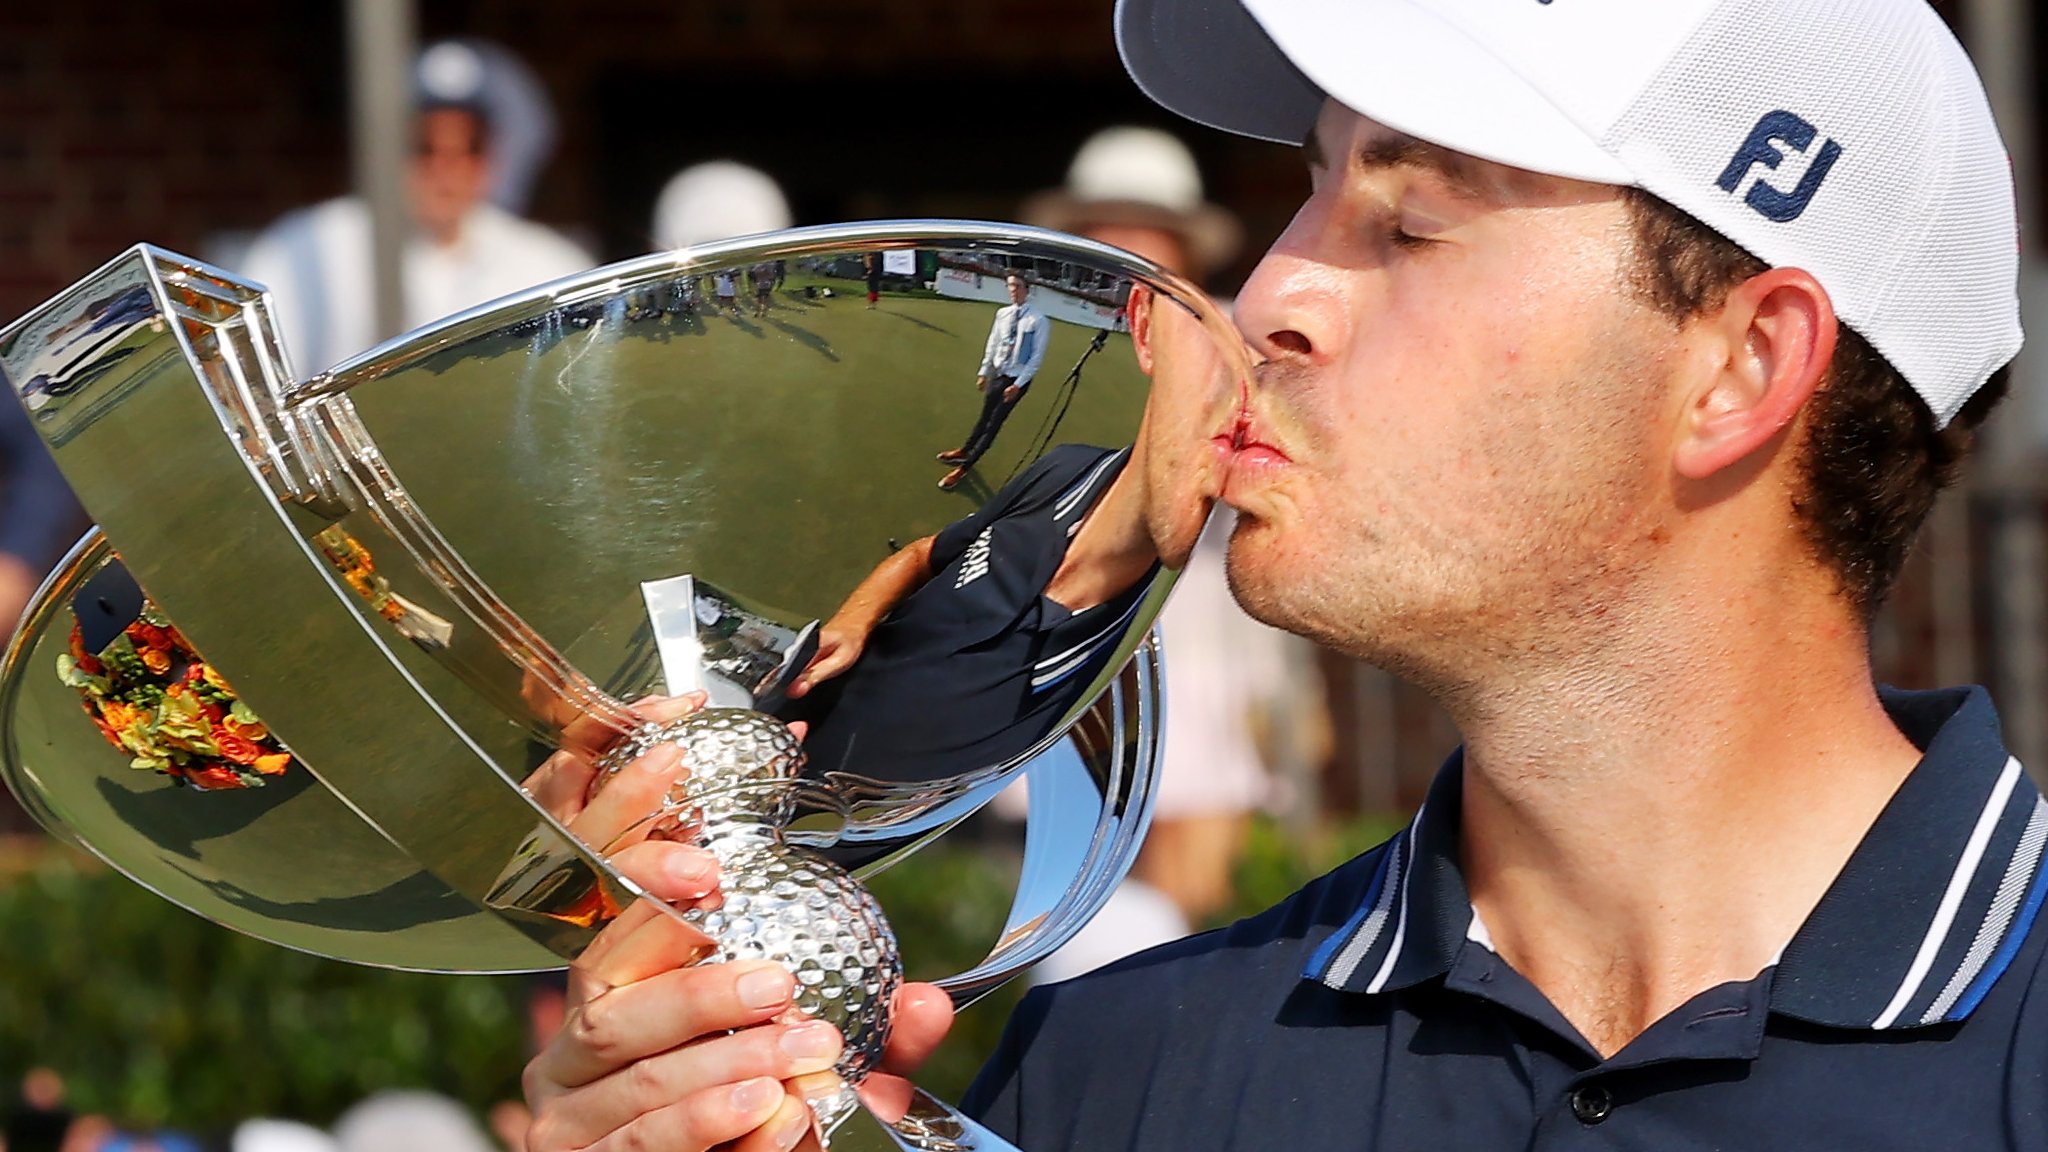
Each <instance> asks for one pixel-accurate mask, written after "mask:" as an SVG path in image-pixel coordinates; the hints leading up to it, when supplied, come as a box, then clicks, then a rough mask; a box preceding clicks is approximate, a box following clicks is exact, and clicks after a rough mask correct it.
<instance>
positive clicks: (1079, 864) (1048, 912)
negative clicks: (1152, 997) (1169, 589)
mask: <svg viewBox="0 0 2048 1152" xmlns="http://www.w3.org/2000/svg"><path fill="white" fill-rule="evenodd" d="M1164 688H1165V668H1164V666H1163V665H1162V664H1161V662H1160V636H1159V629H1158V628H1157V626H1154V627H1153V628H1152V629H1151V630H1149V631H1148V632H1147V633H1146V634H1145V636H1144V638H1143V639H1142V640H1140V641H1139V643H1138V645H1137V648H1136V650H1134V651H1133V652H1132V653H1131V656H1130V659H1129V660H1127V661H1126V662H1125V663H1124V665H1123V667H1122V669H1121V671H1120V672H1118V674H1117V676H1116V678H1115V679H1114V680H1112V681H1111V682H1110V684H1109V687H1108V688H1107V689H1106V690H1105V691H1104V692H1103V693H1102V694H1101V695H1100V696H1098V697H1096V699H1095V702H1094V703H1093V704H1092V705H1091V706H1090V707H1089V709H1088V711H1087V712H1086V713H1085V714H1083V716H1082V717H1081V719H1080V720H1079V721H1077V722H1076V723H1075V725H1074V727H1073V728H1072V729H1070V730H1069V731H1068V733H1067V735H1066V738H1065V743H1066V744H1067V745H1070V746H1071V749H1072V751H1073V752H1074V753H1075V754H1077V755H1078V757H1079V765H1078V768H1079V769H1080V772H1081V773H1084V774H1085V776H1086V777H1087V779H1086V780H1085V781H1084V780H1081V779H1079V778H1078V774H1077V773H1076V772H1075V771H1073V769H1074V768H1075V767H1076V765H1074V764H1073V763H1071V762H1065V763H1063V762H1060V761H1058V760H1055V759H1053V756H1054V754H1055V752H1056V751H1058V750H1057V749H1054V750H1048V751H1046V752H1044V753H1041V754H1040V755H1039V756H1038V757H1037V759H1036V761H1035V762H1034V764H1033V766H1032V768H1031V769H1030V770H1029V771H1028V772H1027V773H1026V776H1025V778H1026V779H1029V780H1030V781H1031V786H1030V810H1029V815H1028V818H1027V819H1026V821H1025V824H1024V830H1025V831H1024V835H1025V842H1024V867H1023V871H1022V873H1021V875H1020V876H1019V877H1018V885H1017V895H1016V897H1015V899H1014V900H1013V901H1012V903H1011V907H1010V916H1009V921H1008V923H1006V924H1005V925H1004V927H1003V933H1002V935H1001V937H1000V938H999V939H998V940H997V943H996V946H995V948H994V949H993V950H992V951H990V953H989V955H988V958H987V959H985V960H983V961H982V962H981V963H980V964H977V965H975V966H974V967H973V968H970V969H968V970H967V971H965V972H961V973H959V974H957V975H953V976H948V977H945V978H944V979H941V980H939V981H937V982H936V983H937V984H938V985H939V987H941V988H944V989H945V990H946V992H947V994H948V995H950V996H951V997H952V998H953V1003H954V1005H955V1006H956V1007H963V1008H964V1007H966V1006H967V1005H968V1004H971V1003H973V1002H974V1001H976V1000H979V999H980V998H981V997H983V996H985V995H987V994H988V993H990V992H992V991H994V990H995V989H996V988H998V987H1000V986H1001V985H1002V984H1003V983H1005V982H1006V981H1008V980H1010V979H1011V978H1013V977H1015V976H1016V975H1017V974H1019V973H1021V972H1023V971H1024V970H1025V969H1026V968H1029V967H1031V966H1032V965H1033V964H1036V963H1038V962H1039V961H1040V960H1043V959H1045V958H1046V957H1047V956H1050V955H1052V953H1053V952H1055V951H1057V950H1058V949H1059V947H1060V946H1061V945H1063V944H1065V943H1066V942H1067V941H1068V940H1070V939H1072V938H1073V936H1074V934H1075V933H1076V932H1079V931H1080V930H1081V928H1082V927H1083V926H1084V925H1086V924H1087V923H1088V921H1089V920H1091V919H1093V918H1094V916H1095V914H1096V913H1097V912H1099V911H1101V909H1102V905H1103V904H1104V903H1105V902H1107V901H1108V899H1109V897H1110V894H1111V893H1112V892H1114V891H1115V890H1116V886H1117V885H1118V884H1120V883H1122V882H1123V878H1124V875H1125V874H1126V873H1128V872H1129V871H1130V869H1131V864H1132V863H1133V862H1134V861H1135V860H1136V859H1137V856H1138V848H1139V846H1140V845H1141V844H1142V843H1143V842H1144V839H1145V829H1146V828H1147V827H1148V826H1149V825H1150V824H1151V822H1152V800H1153V794H1154V792H1155V791H1156V789H1155V788H1154V787H1153V777H1154V776H1155V775H1156V774H1157V773H1158V769H1159V741H1160V737H1161V735H1162V727H1161V726H1162V724H1163V722H1164V709H1165V703H1164V700H1163V694H1164ZM1063 769H1064V770H1065V771H1062V770H1063ZM1078 829H1088V831H1087V832H1086V833H1085V834H1084V833H1080V832H1078ZM1084 836H1085V838H1084Z"/></svg>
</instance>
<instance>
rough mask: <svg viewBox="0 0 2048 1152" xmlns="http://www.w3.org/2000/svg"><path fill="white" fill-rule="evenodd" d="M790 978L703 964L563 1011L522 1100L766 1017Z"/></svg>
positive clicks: (764, 965) (767, 967) (746, 967)
mask: <svg viewBox="0 0 2048 1152" xmlns="http://www.w3.org/2000/svg"><path fill="white" fill-rule="evenodd" d="M793 988H794V981H792V980H791V979H790V977H789V973H788V972H787V971H786V970H784V969H783V967H782V966H781V965H780V964H776V963H774V962H772V961H757V962H755V963H752V964H707V965H704V966H702V967H697V968H678V969H675V970H673V971H668V972H663V973H661V974H659V975H656V976H649V977H646V978H645V979H642V980H639V981H638V982H635V983H631V984H624V985H617V986H614V987H612V988H611V989H610V990H609V991H606V992H603V993H601V994H599V995H597V996H595V997H592V998H591V999H588V1000H586V1001H583V1002H582V1003H580V1004H578V1005H577V1006H576V1007H575V1008H573V1009H571V1011H570V1014H569V1020H568V1023H566V1024H565V1025H563V1027H562V1031H561V1033H560V1034H559V1035H557V1036H556V1037H555V1039H554V1040H553V1041H552V1042H550V1043H549V1045H548V1047H547V1048H546V1050H544V1051H543V1052H542V1053H541V1054H540V1055H539V1056H536V1057H535V1058H534V1060H533V1063H532V1064H530V1065H528V1066H527V1098H528V1099H530V1100H550V1099H553V1098H554V1097H555V1096H557V1095H560V1094H561V1093H562V1092H563V1091H564V1090H566V1089H571V1088H581V1087H583V1086H584V1085H586V1084H592V1083H595V1082H596V1081H598V1080H600V1079H603V1078H604V1077H606V1076H610V1075H612V1074H613V1073H615V1072H618V1071H619V1070H620V1069H622V1068H625V1067H626V1066H627V1065H628V1064H631V1063H633V1062H634V1061H636V1060H643V1059H644V1058H645V1057H648V1056H653V1055H655V1054H657V1053H662V1052H667V1051H668V1050H669V1049H671V1048H676V1047H679V1046H681V1045H684V1044H688V1043H690V1042H691V1041H693V1040H696V1039H698V1038H699V1037H703V1036H708V1035H713V1034H716V1033H720V1032H727V1031H731V1030H733V1029H736V1028H746V1027H748V1026H749V1025H753V1024H760V1023H762V1022H764V1021H767V1020H771V1019H773V1018H774V1017H775V1016H776V1015H777V1014H779V1013H781V1012H783V1011H786V1010H787V1009H788V1007H789V1003H790V997H791V992H792V991H793Z"/></svg>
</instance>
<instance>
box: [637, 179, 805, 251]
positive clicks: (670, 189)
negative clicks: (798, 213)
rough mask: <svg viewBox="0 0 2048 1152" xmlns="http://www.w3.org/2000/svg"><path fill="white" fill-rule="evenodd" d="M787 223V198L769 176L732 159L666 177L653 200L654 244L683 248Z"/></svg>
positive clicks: (749, 233)
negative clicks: (665, 181) (659, 192)
mask: <svg viewBox="0 0 2048 1152" xmlns="http://www.w3.org/2000/svg"><path fill="white" fill-rule="evenodd" d="M789 226H790V213H789V198H788V197H786V196H784V195H783V193H782V186H781V185H780V184H777V183H776V182H775V178H774V177H773V176H770V175H768V174H767V173H766V172H763V171H761V170H760V169H759V168H754V167H750V166H748V165H746V164H742V163H740V162H739V161H737V160H707V161H705V162H703V163H701V164H692V165H690V166H689V167H688V168H685V169H683V170H682V171H680V172H678V173H676V174H675V175H674V176H671V177H669V181H668V183H666V184H664V185H662V187H661V194H660V195H659V196H657V197H656V198H655V201H654V242H655V244H656V245H657V246H659V247H662V248H688V247H689V246H690V245H692V244H708V243H710V242H711V241H713V240H729V239H732V238H733V237H735V236H751V235H753V234H755V233H757V232H777V231H780V230H782V229H784V228H787V227H789Z"/></svg>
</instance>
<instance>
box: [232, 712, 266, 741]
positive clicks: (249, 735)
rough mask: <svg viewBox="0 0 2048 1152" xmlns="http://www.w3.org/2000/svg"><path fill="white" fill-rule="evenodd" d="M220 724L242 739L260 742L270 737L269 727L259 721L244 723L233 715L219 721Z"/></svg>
mask: <svg viewBox="0 0 2048 1152" xmlns="http://www.w3.org/2000/svg"><path fill="white" fill-rule="evenodd" d="M220 726H221V727H223V728H225V729H227V730H228V731H230V732H232V733H234V734H235V735H237V736H240V737H241V738H242V739H244V740H255V741H258V742H259V743H260V742H261V741H264V740H268V739H270V729H268V728H266V727H264V726H263V724H262V723H261V722H258V723H253V724H244V723H242V722H241V721H240V720H237V719H235V718H234V717H233V716H229V717H227V718H226V719H224V720H222V721H221V722H220Z"/></svg>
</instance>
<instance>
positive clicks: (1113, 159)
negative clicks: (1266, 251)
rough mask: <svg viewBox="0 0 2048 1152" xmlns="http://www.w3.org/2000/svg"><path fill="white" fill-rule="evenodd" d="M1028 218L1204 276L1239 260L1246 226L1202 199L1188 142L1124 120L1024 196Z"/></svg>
mask: <svg viewBox="0 0 2048 1152" xmlns="http://www.w3.org/2000/svg"><path fill="white" fill-rule="evenodd" d="M1021 216H1022V218H1023V220H1024V222H1025V223H1026V224H1032V225H1036V226H1037V227H1040V228H1052V229H1055V230H1057V231H1060V232H1072V233H1075V234H1076V235H1080V236H1086V237H1088V238H1089V239H1091V240H1100V241H1102V242H1103V243H1105V244H1113V245H1115V246H1117V247H1119V248H1123V249H1126V250H1128V251H1132V252H1136V253H1137V254H1138V255H1140V256H1145V257H1148V258H1150V259H1152V260H1154V261H1155V262H1157V263H1159V264H1162V265H1164V266H1166V267H1167V268H1170V269H1172V270H1173V271H1175V272H1179V273H1180V274H1182V275H1184V276H1187V277H1189V278H1191V279H1194V280H1197V281H1200V280H1203V279H1205V278H1207V277H1208V276H1210V275H1212V274H1214V273H1215V272H1216V271H1217V270H1219V269H1221V268H1223V267H1224V266H1226V265H1228V264H1229V263H1230V262H1231V261H1232V260H1234V259H1236V257H1237V253H1238V250H1239V249H1240V248H1241V247H1242V246H1243V244H1244V229H1243V227H1242V226H1241V225H1239V224H1238V222H1237V217H1236V216H1235V215H1234V214H1233V213H1232V212H1231V211H1230V210H1229V209H1227V208H1224V207H1222V206H1220V205H1217V204H1211V203H1209V202H1208V201H1207V200H1204V199H1203V193H1202V174H1201V170H1200V169H1198V168H1197V167H1196V166H1195V158H1194V155H1193V154H1192V153H1190V152H1189V151H1188V148H1187V145H1185V144H1183V143H1181V142H1180V140H1179V139H1178V138H1177V137H1175V136H1174V135H1173V134H1171V133H1169V132H1164V131H1161V130H1160V129H1157V128H1141V127H1135V126H1131V125H1120V126H1117V127H1113V128H1104V129H1102V130H1101V131H1099V132H1097V133H1095V134H1094V135H1092V136H1090V137H1088V139H1087V141H1086V142H1084V143H1083V144H1082V145H1081V148H1080V150H1079V151H1077V152H1075V153H1074V160H1073V163H1072V164H1071V165H1069V166H1068V168H1067V182H1066V183H1065V184H1063V185H1061V186H1060V187H1058V188H1051V189H1047V190H1046V191H1043V192H1040V193H1038V194H1036V195H1034V196H1032V197H1031V198H1030V199H1028V200H1026V201H1025V202H1024V207H1023V210H1022V212H1021Z"/></svg>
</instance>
